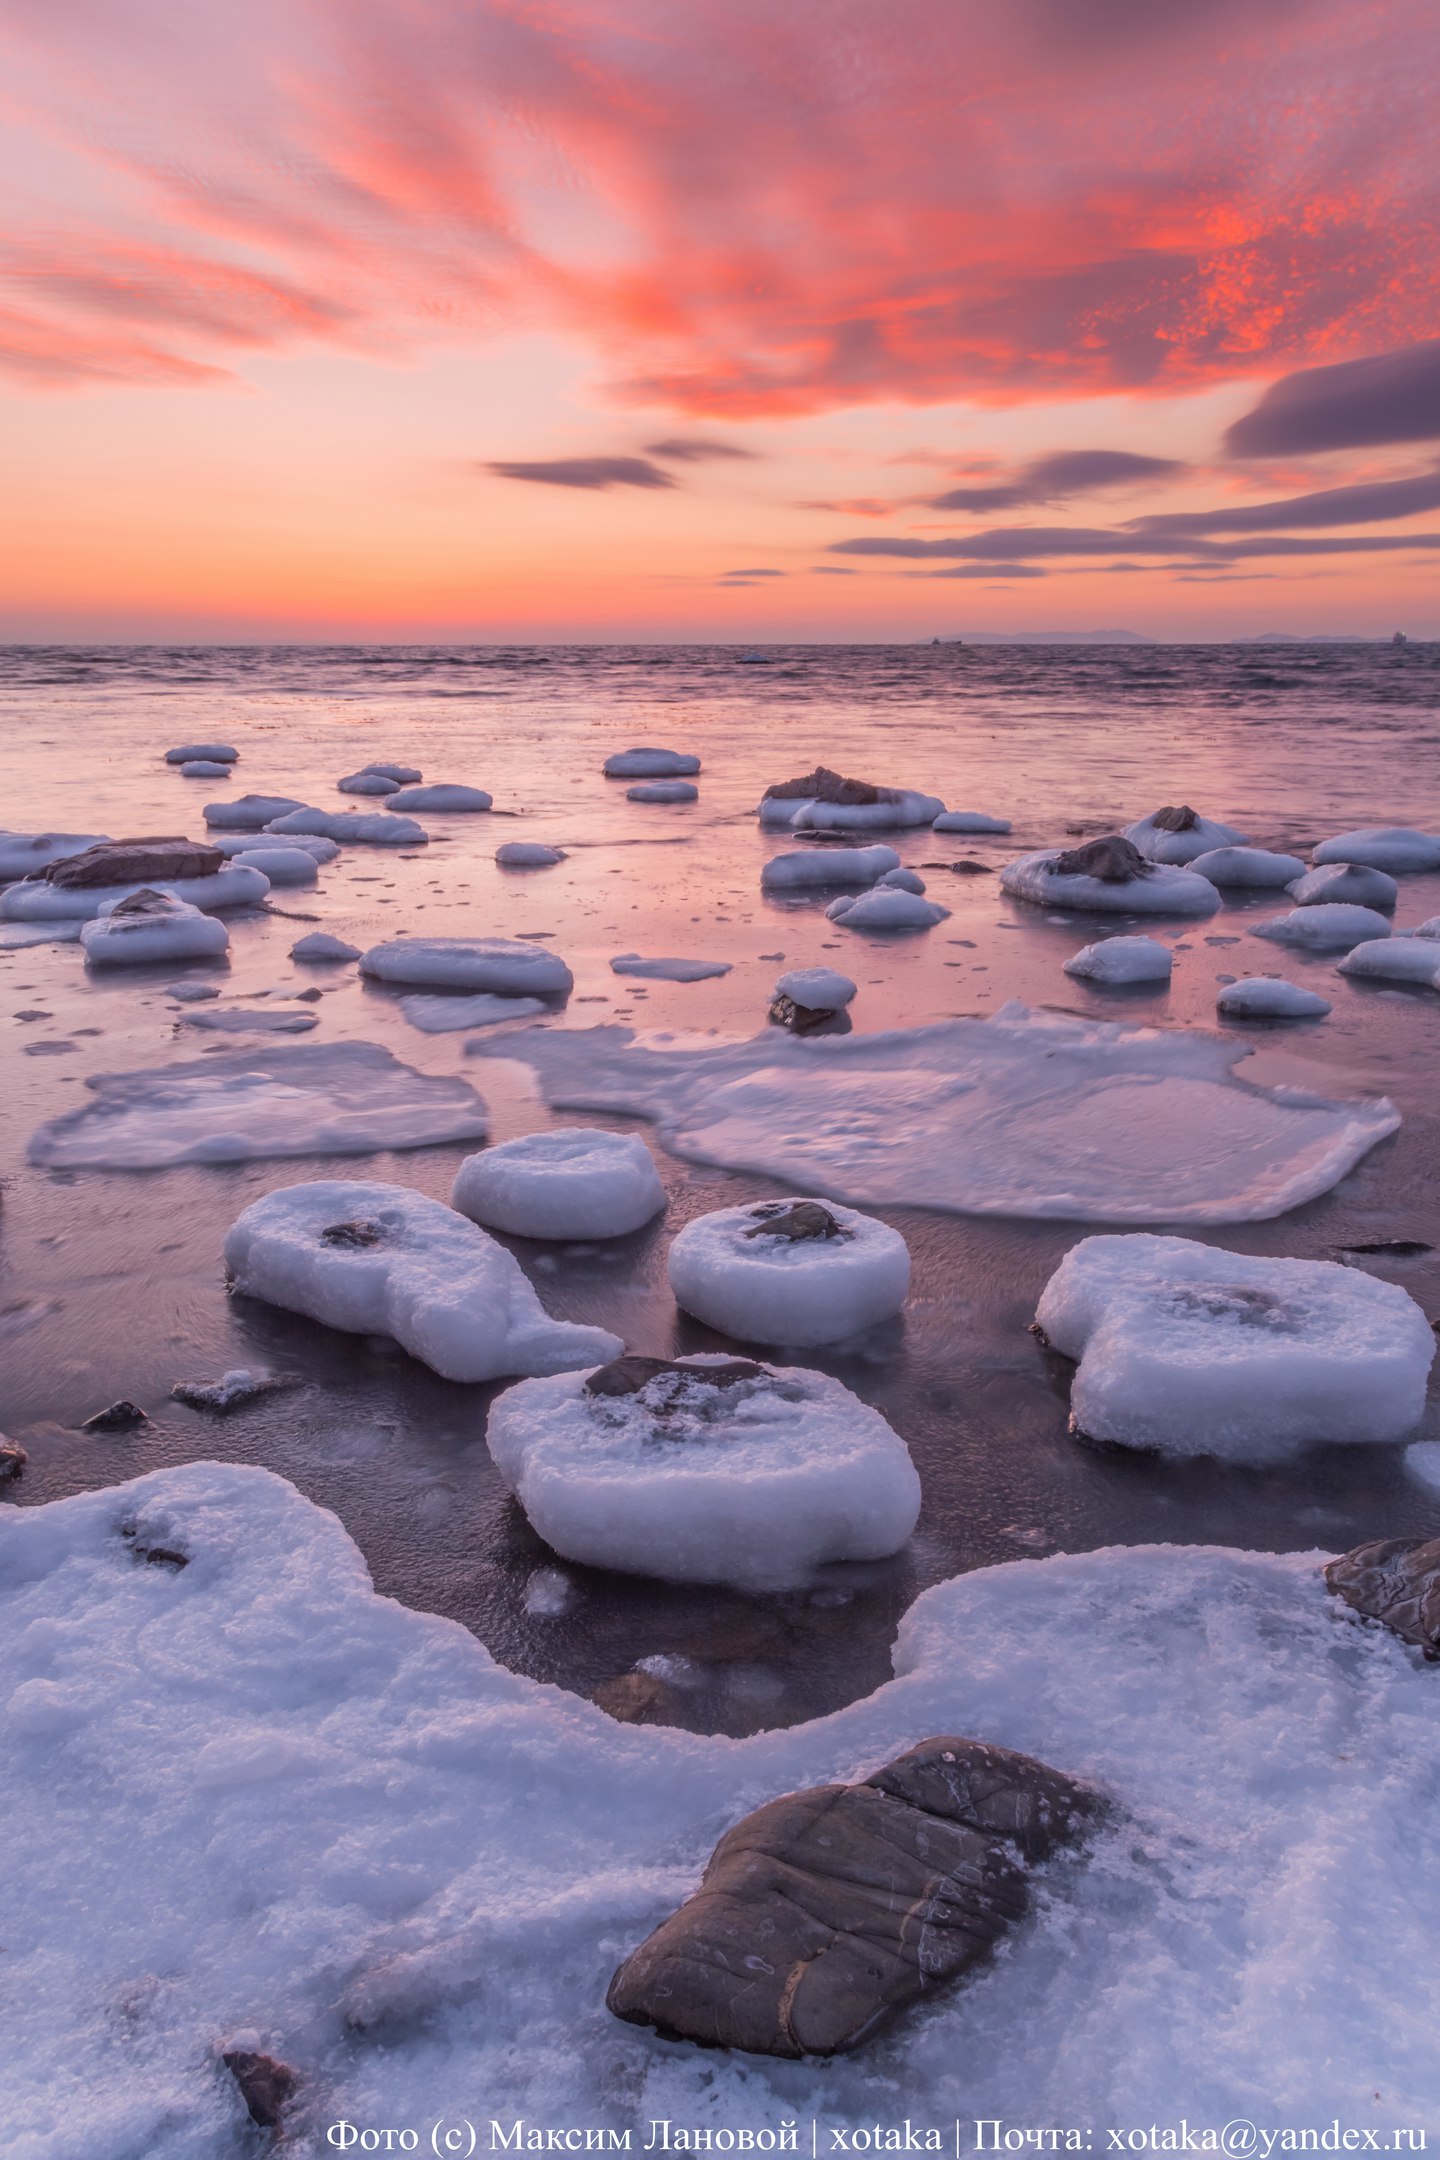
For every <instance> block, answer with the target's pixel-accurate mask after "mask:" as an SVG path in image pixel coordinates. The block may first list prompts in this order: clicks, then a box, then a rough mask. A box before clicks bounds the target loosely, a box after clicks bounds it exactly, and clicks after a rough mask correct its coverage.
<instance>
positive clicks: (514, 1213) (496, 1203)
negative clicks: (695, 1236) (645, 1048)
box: [450, 1125, 665, 1239]
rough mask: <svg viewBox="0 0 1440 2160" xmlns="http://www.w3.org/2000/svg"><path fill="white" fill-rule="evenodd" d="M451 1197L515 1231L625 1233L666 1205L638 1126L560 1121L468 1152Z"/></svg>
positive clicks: (588, 1235) (481, 1218) (478, 1218)
mask: <svg viewBox="0 0 1440 2160" xmlns="http://www.w3.org/2000/svg"><path fill="white" fill-rule="evenodd" d="M450 1202H451V1205H452V1206H453V1207H457V1208H459V1210H460V1212H461V1214H462V1215H468V1216H469V1217H470V1218H471V1220H472V1221H473V1222H478V1223H484V1224H485V1226H486V1227H487V1229H490V1230H504V1231H506V1232H508V1233H509V1234H510V1235H511V1236H514V1237H532V1238H562V1239H563V1238H585V1239H592V1238H612V1237H627V1236H628V1235H629V1233H630V1232H631V1231H632V1230H638V1229H639V1228H640V1227H641V1225H642V1223H647V1222H649V1221H651V1220H652V1218H653V1217H654V1216H656V1215H658V1214H659V1212H660V1210H661V1208H663V1207H664V1205H665V1188H664V1186H663V1185H662V1184H661V1183H660V1175H659V1172H658V1171H657V1170H656V1168H655V1162H654V1158H653V1157H652V1155H651V1153H650V1150H649V1148H647V1147H646V1145H645V1143H644V1141H643V1140H642V1139H640V1137H639V1135H638V1134H636V1133H617V1132H601V1131H600V1130H598V1129H597V1128H596V1127H595V1126H593V1125H562V1126H558V1127H556V1128H555V1129H553V1130H552V1131H550V1132H538V1133H526V1134H525V1135H524V1136H523V1137H522V1138H521V1139H519V1140H505V1141H502V1142H501V1144H500V1145H499V1146H498V1147H493V1148H486V1149H485V1150H484V1152H483V1153H482V1154H479V1155H467V1156H466V1158H465V1160H464V1162H462V1163H461V1165H460V1168H459V1170H458V1171H457V1172H456V1174H455V1183H454V1185H453V1187H452V1188H451V1192H450Z"/></svg>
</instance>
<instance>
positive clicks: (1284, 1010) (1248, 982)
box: [1215, 975, 1331, 1020]
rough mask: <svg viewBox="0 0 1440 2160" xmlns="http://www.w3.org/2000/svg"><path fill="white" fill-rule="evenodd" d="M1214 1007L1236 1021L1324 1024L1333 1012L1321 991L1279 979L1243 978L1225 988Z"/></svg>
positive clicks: (1253, 976)
mask: <svg viewBox="0 0 1440 2160" xmlns="http://www.w3.org/2000/svg"><path fill="white" fill-rule="evenodd" d="M1215 1006H1216V1010H1217V1011H1219V1012H1222V1013H1225V1014H1226V1015H1227V1016H1228V1017H1229V1018H1230V1019H1233V1020H1323V1019H1324V1017H1325V1015H1326V1013H1328V1012H1329V1011H1330V1010H1331V1007H1330V1003H1329V1001H1328V999H1326V998H1323V997H1321V996H1320V994H1319V992H1318V991H1316V990H1305V989H1303V988H1302V987H1301V985H1300V984H1299V983H1292V982H1282V981H1281V979H1280V978H1279V976H1278V975H1242V976H1241V978H1240V980H1239V981H1238V982H1233V983H1226V984H1225V985H1224V987H1223V989H1222V990H1221V992H1220V994H1219V996H1218V997H1217V998H1216V1000H1215Z"/></svg>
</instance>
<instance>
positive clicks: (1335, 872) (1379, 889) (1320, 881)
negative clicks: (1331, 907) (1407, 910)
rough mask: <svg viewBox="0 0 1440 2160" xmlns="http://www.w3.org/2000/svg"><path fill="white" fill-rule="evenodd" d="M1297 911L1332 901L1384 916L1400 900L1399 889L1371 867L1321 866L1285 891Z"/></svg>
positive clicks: (1308, 871) (1354, 864) (1340, 863)
mask: <svg viewBox="0 0 1440 2160" xmlns="http://www.w3.org/2000/svg"><path fill="white" fill-rule="evenodd" d="M1286 891H1287V892H1288V893H1289V895H1290V897H1291V899H1292V900H1293V901H1294V902H1295V905H1296V906H1297V907H1320V906H1321V905H1323V904H1325V903H1328V902H1330V901H1332V900H1333V901H1335V902H1336V903H1337V904H1346V903H1349V904H1352V905H1353V906H1355V907H1366V908H1377V909H1379V910H1380V912H1381V913H1382V914H1389V912H1390V910H1391V909H1392V908H1393V907H1394V906H1395V903H1396V902H1397V901H1398V899H1399V898H1400V888H1399V886H1398V885H1397V884H1396V882H1395V880H1394V878H1392V877H1387V876H1386V874H1385V872H1384V871H1383V870H1373V869H1371V867H1370V865H1369V864H1368V863H1343V862H1335V863H1322V864H1321V866H1320V868H1319V869H1318V870H1307V871H1306V872H1305V873H1304V875H1303V876H1301V877H1297V878H1296V879H1295V881H1294V883H1293V884H1292V885H1288V886H1287V887H1286Z"/></svg>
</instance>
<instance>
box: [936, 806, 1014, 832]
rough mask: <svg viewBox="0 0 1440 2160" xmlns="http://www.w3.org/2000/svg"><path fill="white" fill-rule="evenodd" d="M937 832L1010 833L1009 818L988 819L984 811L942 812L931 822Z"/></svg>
mask: <svg viewBox="0 0 1440 2160" xmlns="http://www.w3.org/2000/svg"><path fill="white" fill-rule="evenodd" d="M931 823H932V826H933V829H934V830H935V831H936V832H968V833H1008V832H1009V831H1010V829H1011V827H1010V820H1009V818H1003V817H987V816H986V815H985V813H984V811H983V810H942V811H941V812H940V815H939V817H937V818H934V819H932V820H931Z"/></svg>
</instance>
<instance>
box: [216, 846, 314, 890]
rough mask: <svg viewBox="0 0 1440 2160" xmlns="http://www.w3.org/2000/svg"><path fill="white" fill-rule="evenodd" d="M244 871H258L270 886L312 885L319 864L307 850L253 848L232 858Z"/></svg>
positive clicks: (296, 848) (278, 847)
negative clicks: (267, 879)
mask: <svg viewBox="0 0 1440 2160" xmlns="http://www.w3.org/2000/svg"><path fill="white" fill-rule="evenodd" d="M232 860H233V861H235V862H236V863H238V864H240V865H241V867H242V868H243V869H246V870H260V871H263V873H264V875H265V876H266V877H267V878H269V880H270V883H271V884H272V885H313V884H314V883H315V882H316V880H317V878H318V876H319V867H320V866H319V864H318V863H317V862H316V860H315V857H314V856H313V855H312V854H311V853H310V851H309V849H308V848H298V847H280V846H278V845H277V846H275V847H253V848H246V849H245V850H244V851H243V853H242V854H239V855H236V856H234V857H233V858H232Z"/></svg>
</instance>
